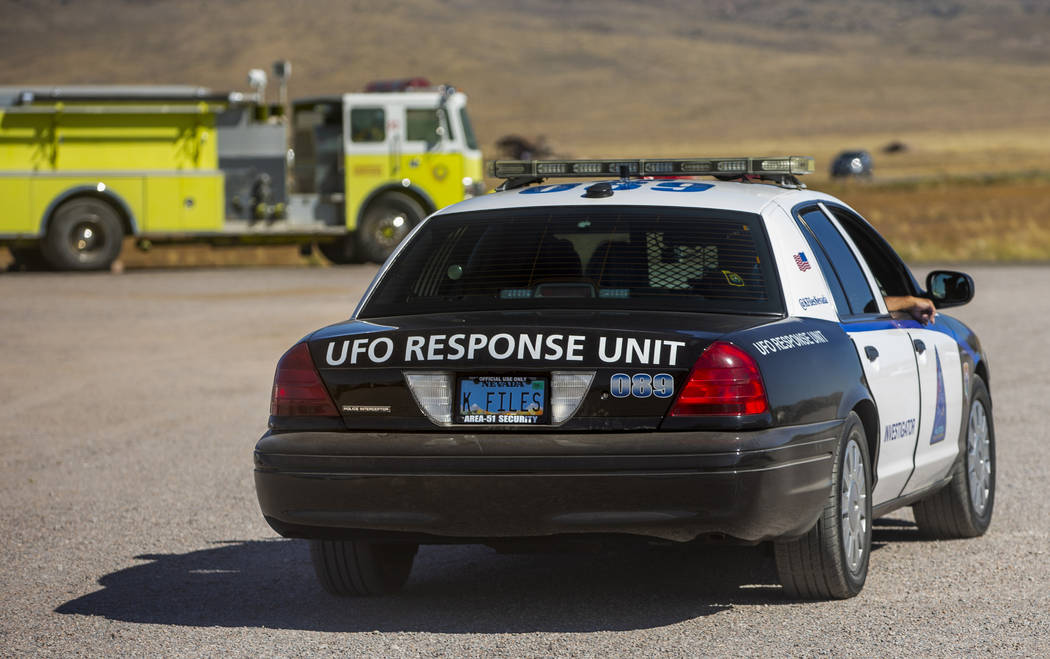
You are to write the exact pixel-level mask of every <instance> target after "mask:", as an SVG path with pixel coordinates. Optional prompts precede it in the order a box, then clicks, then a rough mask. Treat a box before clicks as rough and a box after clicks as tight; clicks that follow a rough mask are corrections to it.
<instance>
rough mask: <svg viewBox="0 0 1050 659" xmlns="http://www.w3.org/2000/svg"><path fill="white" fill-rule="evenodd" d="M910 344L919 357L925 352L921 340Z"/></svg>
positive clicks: (924, 345)
mask: <svg viewBox="0 0 1050 659" xmlns="http://www.w3.org/2000/svg"><path fill="white" fill-rule="evenodd" d="M911 343H912V345H913V346H915V352H917V353H919V354H920V355H921V354H922V353H924V352H926V344H925V343H923V342H922V339H915V340H914V341H912V342H911Z"/></svg>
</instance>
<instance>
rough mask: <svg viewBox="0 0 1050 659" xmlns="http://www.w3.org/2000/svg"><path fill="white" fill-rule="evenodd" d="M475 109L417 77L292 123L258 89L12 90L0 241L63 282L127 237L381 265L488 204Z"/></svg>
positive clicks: (0, 159) (296, 116) (5, 107)
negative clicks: (66, 273) (442, 216)
mask: <svg viewBox="0 0 1050 659" xmlns="http://www.w3.org/2000/svg"><path fill="white" fill-rule="evenodd" d="M466 101H467V99H466V96H465V95H464V94H462V93H461V92H458V91H456V90H454V89H452V88H450V87H440V88H433V87H429V85H427V84H426V83H425V81H423V80H421V79H418V78H417V79H411V80H408V81H400V82H398V81H392V82H388V83H377V84H373V85H370V86H369V88H368V89H367V90H366V91H365V92H362V93H351V94H341V95H335V96H324V97H317V98H307V99H300V100H295V101H293V102H292V103H291V117H290V121H289V122H286V121H285V117H284V113H283V112H282V110H281V106H279V105H267V104H266V103H265V102H264V101H263V95H262V94H260V93H254V94H241V93H237V92H233V93H214V92H211V91H210V90H208V89H204V88H197V87H184V86H135V87H128V86H123V87H118V86H95V87H88V86H73V87H61V88H58V87H49V88H41V87H6V88H0V245H6V246H7V247H8V248H9V249H10V250H11V252H12V254H13V255H14V256H15V259H16V261H23V262H27V263H32V262H38V261H43V262H44V264H46V265H49V266H51V267H54V268H58V269H65V270H93V269H102V268H107V267H109V265H110V264H111V263H112V262H113V261H114V260H115V259H116V258H117V257H118V255H119V253H120V249H121V245H122V242H123V239H124V237H125V236H134V237H135V238H136V239H137V244H138V245H139V246H140V247H143V248H146V247H148V246H149V245H150V244H153V243H159V242H193V241H204V242H211V243H215V244H237V243H260V242H263V243H275V242H285V243H316V244H317V245H318V247H319V248H320V250H321V252H322V253H324V255H325V256H326V257H328V258H329V259H330V260H332V261H334V262H336V263H347V262H351V261H354V260H371V261H380V262H381V261H382V260H383V259H385V258H386V256H387V255H388V254H389V253H390V252H391V251H392V250H393V248H394V247H395V246H396V245H397V243H398V242H400V240H401V239H402V238H403V237H404V236H405V235H406V234H407V233H408V231H409V230H410V229H411V228H412V226H413V225H414V224H416V223H417V222H419V221H420V220H421V219H422V218H423V217H424V216H425V215H427V214H428V213H430V212H433V211H434V210H436V209H438V208H441V207H443V206H446V205H448V204H452V203H455V202H457V201H461V200H463V199H464V198H466V197H469V196H473V195H476V194H480V193H481V192H483V190H484V188H483V183H482V164H481V152H480V151H479V149H478V143H477V139H476V138H475V136H474V132H473V129H472V127H471V123H470V118H469V116H468V115H467V108H466ZM289 128H290V131H289V130H288V129H289ZM289 132H290V133H291V149H289V145H288V137H287V135H288V133H289ZM289 167H290V168H291V169H289ZM289 174H291V176H289ZM289 182H290V185H289Z"/></svg>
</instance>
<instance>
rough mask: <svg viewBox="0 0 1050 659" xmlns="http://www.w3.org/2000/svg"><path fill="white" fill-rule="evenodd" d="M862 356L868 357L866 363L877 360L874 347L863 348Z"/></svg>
mask: <svg viewBox="0 0 1050 659" xmlns="http://www.w3.org/2000/svg"><path fill="white" fill-rule="evenodd" d="M864 354H865V355H867V356H868V361H871V362H873V361H875V360H876V359H878V358H879V351H878V350H876V349H875V346H864Z"/></svg>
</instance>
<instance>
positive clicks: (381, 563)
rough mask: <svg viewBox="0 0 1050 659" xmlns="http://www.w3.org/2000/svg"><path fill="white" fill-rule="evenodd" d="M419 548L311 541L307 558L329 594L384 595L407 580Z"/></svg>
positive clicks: (357, 542) (399, 587)
mask: <svg viewBox="0 0 1050 659" xmlns="http://www.w3.org/2000/svg"><path fill="white" fill-rule="evenodd" d="M418 549H419V545H415V544H407V543H403V544H383V543H372V542H363V541H360V540H311V541H310V559H311V560H312V561H313V564H314V572H316V573H317V579H318V581H320V582H321V586H322V587H323V588H324V589H325V590H326V591H327V592H329V593H331V594H332V595H338V596H340V597H354V596H366V595H387V594H390V593H394V592H397V591H398V590H401V587H402V586H404V585H405V582H406V581H408V575H409V573H410V572H411V571H412V563H413V562H414V561H415V559H416V552H417V551H418Z"/></svg>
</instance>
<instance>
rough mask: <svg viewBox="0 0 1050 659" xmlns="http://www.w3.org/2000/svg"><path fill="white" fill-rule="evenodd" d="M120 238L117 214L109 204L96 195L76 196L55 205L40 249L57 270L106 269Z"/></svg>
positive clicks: (121, 234) (121, 237)
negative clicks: (56, 206)
mask: <svg viewBox="0 0 1050 659" xmlns="http://www.w3.org/2000/svg"><path fill="white" fill-rule="evenodd" d="M123 241H124V229H123V227H122V226H121V222H120V216H119V215H118V214H117V211H116V210H115V209H114V208H113V207H112V206H110V205H109V204H108V203H106V202H105V201H103V200H102V199H98V198H96V197H77V198H75V199H70V200H69V201H66V202H63V203H62V205H60V206H59V207H58V208H57V209H55V212H54V214H53V215H52V216H51V221H50V222H49V223H48V227H47V235H45V236H44V240H43V241H42V242H41V245H40V251H41V253H42V254H43V257H44V260H46V261H47V263H48V264H49V265H50V266H51V267H53V268H55V269H56V270H105V269H107V268H109V267H110V265H112V264H113V261H115V260H116V258H117V256H118V255H119V254H120V248H121V246H122V243H123Z"/></svg>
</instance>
